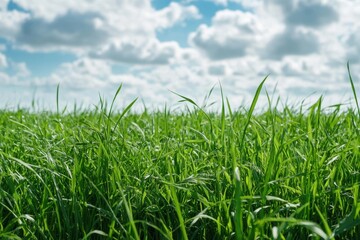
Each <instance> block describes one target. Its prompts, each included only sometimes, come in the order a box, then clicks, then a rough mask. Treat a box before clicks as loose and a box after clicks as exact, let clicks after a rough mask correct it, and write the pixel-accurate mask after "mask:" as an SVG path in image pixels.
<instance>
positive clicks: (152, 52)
mask: <svg viewBox="0 0 360 240" xmlns="http://www.w3.org/2000/svg"><path fill="white" fill-rule="evenodd" d="M177 51H179V46H178V44H177V43H176V42H166V43H160V42H159V41H157V40H156V39H150V40H142V39H141V40H138V41H134V40H133V41H131V39H129V40H128V41H116V42H113V43H112V44H110V45H109V46H107V47H106V48H105V49H103V50H101V51H99V52H97V53H93V54H91V56H93V57H97V58H103V59H108V60H111V61H113V62H123V63H129V64H167V63H169V62H170V60H171V59H173V58H174V57H176V53H177Z"/></svg>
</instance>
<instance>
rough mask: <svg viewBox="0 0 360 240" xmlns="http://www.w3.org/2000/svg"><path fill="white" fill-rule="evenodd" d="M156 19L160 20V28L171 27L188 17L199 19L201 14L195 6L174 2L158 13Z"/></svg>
mask: <svg viewBox="0 0 360 240" xmlns="http://www.w3.org/2000/svg"><path fill="white" fill-rule="evenodd" d="M156 15H157V17H156V18H155V19H154V21H155V22H156V21H157V22H158V23H157V25H158V27H159V28H169V27H171V26H173V25H174V24H176V23H181V22H183V21H184V20H186V19H199V18H201V15H200V13H199V10H198V9H197V8H196V7H195V6H182V5H180V4H178V3H175V2H172V3H170V5H169V6H167V7H166V8H163V9H161V10H160V11H158V12H157V13H156Z"/></svg>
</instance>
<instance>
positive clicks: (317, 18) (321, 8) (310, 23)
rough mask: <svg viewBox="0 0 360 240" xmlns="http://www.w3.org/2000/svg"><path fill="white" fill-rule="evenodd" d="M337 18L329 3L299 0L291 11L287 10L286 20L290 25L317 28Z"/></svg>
mask: <svg viewBox="0 0 360 240" xmlns="http://www.w3.org/2000/svg"><path fill="white" fill-rule="evenodd" d="M283 2H285V1H283ZM338 19H339V16H338V13H337V12H336V10H335V9H334V8H333V7H332V6H331V5H325V4H321V3H317V2H315V3H313V2H310V3H306V2H301V1H300V2H299V3H298V6H297V7H296V8H295V9H294V10H293V11H290V12H287V17H286V22H287V23H288V24H291V25H303V26H307V27H313V28H317V27H322V26H326V25H328V24H331V23H333V22H336V21H337V20H338Z"/></svg>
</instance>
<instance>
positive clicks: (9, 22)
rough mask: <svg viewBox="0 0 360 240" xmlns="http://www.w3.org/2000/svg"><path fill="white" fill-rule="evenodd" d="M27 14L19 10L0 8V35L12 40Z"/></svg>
mask: <svg viewBox="0 0 360 240" xmlns="http://www.w3.org/2000/svg"><path fill="white" fill-rule="evenodd" d="M28 18H29V15H28V14H26V13H22V12H19V11H10V12H8V11H2V10H0V37H1V38H4V39H7V40H10V41H13V40H14V39H15V37H16V35H17V33H18V32H19V30H20V26H21V24H22V23H23V22H24V21H26V20H27V19H28Z"/></svg>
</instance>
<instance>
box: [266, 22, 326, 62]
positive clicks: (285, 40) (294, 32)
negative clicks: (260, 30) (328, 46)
mask: <svg viewBox="0 0 360 240" xmlns="http://www.w3.org/2000/svg"><path fill="white" fill-rule="evenodd" d="M319 50H320V44H319V40H318V37H317V36H316V35H315V34H314V33H313V32H312V31H308V30H306V29H302V28H287V29H286V31H284V32H282V33H280V34H278V35H276V36H275V37H274V38H273V39H272V40H271V41H270V42H269V43H268V44H267V45H266V47H265V49H264V50H263V51H264V53H263V56H265V57H266V58H271V59H281V58H283V57H284V56H287V55H308V54H317V53H319Z"/></svg>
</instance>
